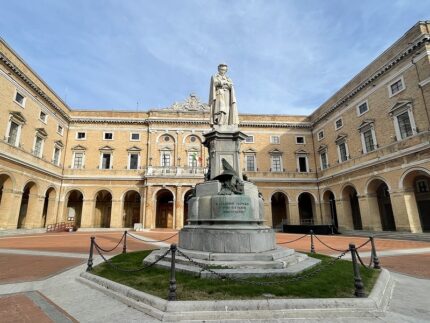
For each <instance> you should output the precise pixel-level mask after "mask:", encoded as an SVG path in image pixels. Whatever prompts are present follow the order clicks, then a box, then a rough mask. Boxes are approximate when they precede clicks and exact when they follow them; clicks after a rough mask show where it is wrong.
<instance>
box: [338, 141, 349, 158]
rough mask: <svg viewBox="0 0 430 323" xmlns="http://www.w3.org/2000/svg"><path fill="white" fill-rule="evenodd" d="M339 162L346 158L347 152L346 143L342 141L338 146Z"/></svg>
mask: <svg viewBox="0 0 430 323" xmlns="http://www.w3.org/2000/svg"><path fill="white" fill-rule="evenodd" d="M337 147H338V149H339V158H340V162H344V161H346V160H348V152H347V151H346V143H345V142H342V143H340V144H339V145H338V146H337Z"/></svg>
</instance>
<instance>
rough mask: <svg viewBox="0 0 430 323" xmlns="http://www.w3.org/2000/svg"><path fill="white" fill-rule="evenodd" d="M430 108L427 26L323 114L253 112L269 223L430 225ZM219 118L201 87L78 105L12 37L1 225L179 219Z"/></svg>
mask: <svg viewBox="0 0 430 323" xmlns="http://www.w3.org/2000/svg"><path fill="white" fill-rule="evenodd" d="M429 105H430V21H423V22H418V23H417V24H415V25H414V26H413V27H412V28H411V29H410V30H409V31H407V32H406V34H405V35H403V36H402V37H401V38H400V39H399V40H397V41H396V42H395V43H394V44H393V45H392V46H391V47H389V48H388V49H387V50H386V51H384V52H383V53H382V54H381V55H380V56H378V57H377V58H376V59H375V60H374V61H373V62H371V63H370V64H369V65H368V66H367V67H366V68H365V69H363V70H362V71H361V72H360V73H358V74H357V75H356V76H355V77H354V78H353V79H352V80H350V81H349V82H348V83H347V84H346V85H344V86H343V87H342V88H341V89H340V90H339V91H337V92H336V93H335V94H333V96H332V97H330V98H329V99H328V100H327V101H326V102H325V103H323V104H322V105H321V106H320V107H318V108H317V109H316V110H315V111H314V112H313V113H312V114H311V115H309V116H292V115H287V114H286V115H268V114H259V115H255V114H241V115H240V127H241V131H243V132H244V133H246V134H247V135H248V137H247V139H246V141H245V142H243V144H242V146H241V156H242V160H241V162H242V168H243V172H244V173H245V174H246V175H247V176H248V179H249V180H251V181H252V182H254V183H255V184H257V186H258V188H259V190H260V192H261V193H262V195H263V198H264V208H265V217H266V220H267V222H266V223H267V224H268V225H270V226H273V227H275V228H276V227H279V226H280V225H281V223H285V222H286V223H290V224H312V223H313V224H327V223H335V224H336V225H338V226H339V228H340V230H360V229H364V230H374V231H381V230H389V231H396V230H397V231H411V232H422V231H430V117H429V113H430V110H429ZM262 110H263V109H262ZM286 112H287V111H286ZM209 115H210V113H209V108H208V105H206V104H203V103H201V102H200V101H199V99H198V98H197V97H196V96H195V95H190V97H189V98H188V99H186V100H185V101H184V102H181V103H174V104H173V105H172V106H170V107H168V108H164V109H154V110H149V111H147V112H130V111H99V110H97V111H89V110H75V109H73V110H72V109H71V108H70V107H69V106H68V105H67V104H66V103H65V102H64V101H63V100H61V98H60V97H59V96H58V95H57V94H56V93H55V92H54V91H53V90H52V89H51V88H50V87H49V86H48V85H47V84H46V83H45V82H44V81H43V80H42V79H41V78H40V77H39V76H38V75H37V74H36V72H35V71H33V70H32V69H31V68H30V67H29V66H28V64H26V63H25V62H24V60H23V59H22V58H20V57H19V55H18V54H17V53H15V52H14V51H13V49H12V48H10V46H8V45H7V44H6V43H5V42H4V41H3V40H1V39H0V120H1V122H0V134H1V138H0V139H1V140H0V228H2V229H12V228H39V227H45V226H47V225H48V224H51V223H57V222H62V221H73V222H74V223H75V225H76V226H77V227H82V228H84V227H105V228H109V227H110V228H122V227H127V228H128V227H133V226H134V225H135V224H138V225H139V224H140V226H141V227H143V228H175V229H179V228H181V227H182V226H183V225H184V224H185V223H186V214H187V204H186V203H185V201H186V200H187V197H188V196H189V195H190V194H191V192H192V188H193V186H194V185H195V184H196V183H198V182H201V181H203V178H204V172H205V170H206V166H207V150H206V148H205V147H204V146H203V144H202V142H203V140H204V137H203V134H204V133H205V132H208V131H209V130H210V126H209Z"/></svg>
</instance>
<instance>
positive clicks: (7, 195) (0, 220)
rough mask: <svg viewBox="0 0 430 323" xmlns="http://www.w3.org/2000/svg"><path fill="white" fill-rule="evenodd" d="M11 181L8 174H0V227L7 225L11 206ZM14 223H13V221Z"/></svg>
mask: <svg viewBox="0 0 430 323" xmlns="http://www.w3.org/2000/svg"><path fill="white" fill-rule="evenodd" d="M12 191H13V182H12V179H11V178H10V176H8V175H6V174H1V175H0V227H8V226H9V223H8V222H9V212H10V209H11V208H12V206H13V195H12V194H13V193H12ZM13 225H15V223H13Z"/></svg>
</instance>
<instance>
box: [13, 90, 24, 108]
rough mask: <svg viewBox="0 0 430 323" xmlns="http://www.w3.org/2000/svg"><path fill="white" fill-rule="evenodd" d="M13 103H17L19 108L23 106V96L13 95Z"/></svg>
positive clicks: (17, 93)
mask: <svg viewBox="0 0 430 323" xmlns="http://www.w3.org/2000/svg"><path fill="white" fill-rule="evenodd" d="M15 102H16V103H18V104H19V105H20V106H22V107H23V106H24V103H25V96H23V95H22V94H21V93H19V92H16V94H15Z"/></svg>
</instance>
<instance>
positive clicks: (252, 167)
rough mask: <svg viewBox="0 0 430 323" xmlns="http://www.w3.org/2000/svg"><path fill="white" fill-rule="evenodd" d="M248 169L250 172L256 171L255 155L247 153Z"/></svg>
mask: <svg viewBox="0 0 430 323" xmlns="http://www.w3.org/2000/svg"><path fill="white" fill-rule="evenodd" d="M246 170H247V171H248V172H255V170H256V169H255V156H254V155H247V156H246Z"/></svg>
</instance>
